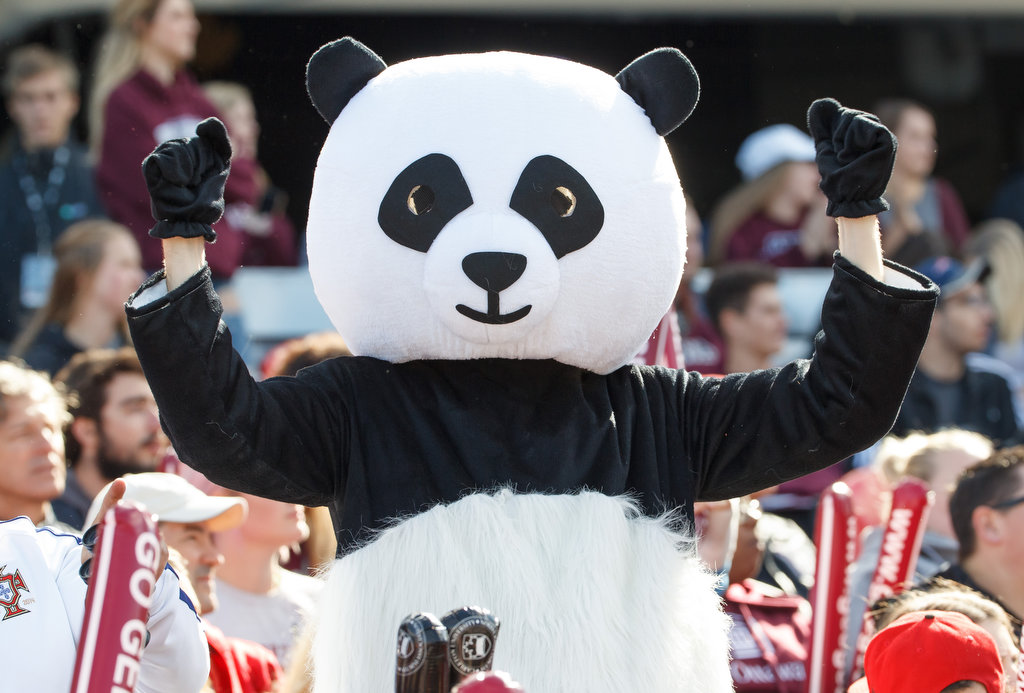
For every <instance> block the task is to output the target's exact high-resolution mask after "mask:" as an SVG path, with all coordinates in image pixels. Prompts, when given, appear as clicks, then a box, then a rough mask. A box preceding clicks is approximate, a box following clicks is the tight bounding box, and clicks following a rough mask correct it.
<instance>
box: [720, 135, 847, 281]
mask: <svg viewBox="0 0 1024 693" xmlns="http://www.w3.org/2000/svg"><path fill="white" fill-rule="evenodd" d="M736 166H737V167H738V168H739V170H740V172H741V173H742V174H743V180H744V182H743V183H742V184H741V185H740V186H738V187H737V188H735V189H733V190H732V191H731V192H729V193H728V194H727V195H726V196H725V197H724V198H723V199H722V200H721V201H720V202H719V203H718V205H717V206H716V208H715V210H714V211H713V213H712V216H711V239H710V243H709V248H708V264H709V265H711V266H718V265H720V264H722V263H723V262H732V261H738V260H742V261H756V262H764V263H767V264H770V265H774V266H776V267H807V266H818V265H821V266H829V265H831V264H832V252H833V251H834V250H835V249H836V227H835V222H834V221H833V220H832V219H831V218H830V217H828V216H826V214H825V206H826V203H827V200H826V199H825V195H824V194H822V192H821V190H819V189H818V182H819V181H820V180H821V177H820V176H819V174H818V168H817V166H815V164H814V141H813V140H811V138H810V137H809V136H808V135H806V134H804V133H803V132H802V131H801V130H799V129H798V128H796V127H794V126H792V125H787V124H779V125H770V126H768V127H766V128H762V129H761V130H758V131H757V132H755V133H753V134H751V135H750V136H749V137H747V138H746V139H745V140H744V141H743V144H741V145H740V148H739V151H738V152H737V154H736Z"/></svg>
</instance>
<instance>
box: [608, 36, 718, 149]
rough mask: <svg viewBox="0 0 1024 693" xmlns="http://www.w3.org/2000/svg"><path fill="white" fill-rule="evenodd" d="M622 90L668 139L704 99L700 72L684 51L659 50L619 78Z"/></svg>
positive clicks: (618, 75)
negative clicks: (638, 105)
mask: <svg viewBox="0 0 1024 693" xmlns="http://www.w3.org/2000/svg"><path fill="white" fill-rule="evenodd" d="M615 79H616V80H617V81H618V82H619V86H620V87H622V90H623V91H624V92H626V93H627V94H629V95H630V96H631V97H633V100H634V101H636V102H637V103H638V104H640V106H641V107H642V108H643V109H644V111H646V113H647V117H648V118H650V119H651V123H653V124H654V129H655V130H657V132H658V134H659V135H662V136H664V135H667V134H668V133H670V132H672V131H673V130H675V129H676V128H677V127H679V126H680V125H682V124H683V121H685V120H686V119H687V118H689V117H690V114H691V113H693V108H694V106H696V105H697V99H699V98H700V80H699V79H698V78H697V71H696V70H694V69H693V65H692V64H690V61H689V60H688V59H687V57H686V56H685V55H683V54H682V52H681V51H679V50H677V49H675V48H657V49H655V50H653V51H651V52H650V53H647V54H645V55H641V56H640V57H639V58H637V59H636V60H634V61H633V62H631V63H630V64H629V65H627V66H626V67H624V68H623V69H622V72H620V73H619V74H617V75H615Z"/></svg>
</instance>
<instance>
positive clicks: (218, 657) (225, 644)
mask: <svg viewBox="0 0 1024 693" xmlns="http://www.w3.org/2000/svg"><path fill="white" fill-rule="evenodd" d="M122 480H123V481H124V483H125V486H126V490H125V494H124V498H125V499H126V500H129V501H134V502H135V503H138V504H139V505H141V506H142V507H144V508H145V509H146V510H148V511H149V512H150V513H152V514H153V515H154V516H156V519H157V522H158V524H159V526H160V533H161V534H162V535H163V537H164V541H165V542H167V546H168V547H170V548H171V549H174V550H175V551H176V552H178V554H180V555H181V557H182V559H183V560H184V563H185V569H186V570H187V572H188V580H189V582H190V583H191V585H192V590H193V593H194V595H195V597H196V600H197V604H196V606H197V607H198V610H199V613H200V615H201V616H202V622H203V629H204V631H205V634H206V638H207V641H208V642H209V645H210V685H211V688H212V690H213V691H214V693H221V692H222V691H223V692H225V693H228V692H230V693H237V691H246V692H252V693H264V692H265V691H270V690H272V688H273V686H274V682H275V681H277V680H278V679H280V678H281V676H282V671H281V666H280V664H279V663H278V661H277V657H276V656H275V654H274V653H273V652H271V651H270V650H268V649H267V648H265V647H263V646H262V645H259V644H258V643H256V642H252V641H249V640H244V639H241V638H229V637H225V636H224V634H223V633H222V632H221V631H220V629H219V628H217V627H216V626H214V625H213V624H211V623H210V622H209V621H208V620H207V617H208V616H209V614H210V613H211V612H213V611H215V610H216V609H217V607H218V605H219V602H218V599H217V591H216V589H215V584H216V583H215V581H214V578H215V576H216V573H217V569H218V568H220V567H221V566H222V565H223V564H224V554H223V553H221V551H220V550H219V549H218V548H217V546H216V545H215V544H214V541H213V533H214V532H223V531H225V530H230V529H234V528H236V527H238V526H239V525H241V524H242V522H243V521H244V520H245V518H246V514H247V512H248V508H247V505H246V501H245V499H244V498H238V497H226V496H208V495H206V494H205V493H204V492H203V491H201V490H199V489H198V488H196V487H195V486H193V485H192V484H191V483H189V482H188V481H186V480H185V479H184V478H182V477H180V476H178V475H177V474H165V473H163V472H144V473H141V474H127V475H125V476H123V477H122ZM111 483H114V482H111ZM108 486H109V484H108ZM104 493H105V490H104ZM104 493H101V494H100V497H102V496H103V495H104ZM98 511H99V503H98V502H94V503H93V505H92V507H91V508H89V512H88V514H87V515H86V520H85V523H86V526H87V527H88V526H91V525H92V524H93V523H94V522H96V518H97V516H98ZM240 662H244V665H243V666H239V663H240Z"/></svg>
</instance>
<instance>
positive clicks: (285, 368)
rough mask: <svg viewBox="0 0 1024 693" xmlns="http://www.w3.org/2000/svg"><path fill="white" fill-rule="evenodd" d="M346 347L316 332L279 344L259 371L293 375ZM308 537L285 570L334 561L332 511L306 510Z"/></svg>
mask: <svg viewBox="0 0 1024 693" xmlns="http://www.w3.org/2000/svg"><path fill="white" fill-rule="evenodd" d="M351 355H352V352H351V351H349V348H348V345H347V344H345V340H344V339H342V337H341V335H340V334H338V333H337V332H315V333H313V334H309V335H306V336H305V337H296V338H294V339H289V340H286V341H284V342H281V343H280V344H278V345H277V346H275V347H274V348H273V349H271V350H270V351H269V352H267V354H266V356H265V357H264V358H263V362H262V363H261V364H260V370H261V371H262V375H263V377H264V378H272V377H274V376H281V375H285V376H294V375H295V374H296V373H298V372H299V371H300V370H302V369H303V368H305V367H306V366H312V365H313V364H316V363H320V362H321V361H326V360H327V359H331V358H336V357H339V356H351ZM306 525H307V526H308V528H309V532H308V536H307V537H306V539H305V540H303V541H302V543H301V544H300V546H299V551H297V552H292V554H291V555H290V556H289V557H288V559H287V560H285V561H284V564H285V567H287V568H289V569H291V570H294V571H296V572H306V573H309V574H313V575H315V574H317V573H318V572H319V571H320V570H321V569H323V568H325V567H327V566H328V564H329V563H330V562H331V561H333V560H334V558H335V554H336V553H337V551H338V539H337V537H336V536H335V534H334V522H333V521H332V520H331V512H330V510H328V509H327V508H325V507H323V506H320V507H316V508H306Z"/></svg>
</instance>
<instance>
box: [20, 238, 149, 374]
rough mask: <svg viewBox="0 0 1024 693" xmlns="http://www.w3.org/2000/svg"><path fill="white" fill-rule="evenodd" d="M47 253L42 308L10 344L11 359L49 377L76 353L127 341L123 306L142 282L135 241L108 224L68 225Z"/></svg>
mask: <svg viewBox="0 0 1024 693" xmlns="http://www.w3.org/2000/svg"><path fill="white" fill-rule="evenodd" d="M53 250H54V258H55V259H56V261H57V269H56V270H55V272H54V277H53V283H52V284H51V286H50V292H49V294H48V297H47V301H46V304H45V305H44V306H43V307H42V308H40V309H39V310H38V311H36V313H35V314H34V315H33V317H32V319H31V320H30V321H29V324H28V325H27V326H26V327H25V329H24V330H23V331H22V333H21V334H20V335H18V337H17V339H15V341H14V344H13V345H12V346H11V353H12V355H14V356H19V357H21V358H22V359H24V360H25V362H26V363H28V364H29V365H30V366H31V367H32V368H35V369H38V370H42V371H47V372H49V373H50V375H53V374H54V373H56V372H57V371H58V370H60V368H61V367H62V366H63V365H64V364H65V363H67V362H68V361H69V360H70V359H71V357H72V356H74V355H75V354H77V353H78V352H80V351H84V350H86V349H90V348H93V347H111V346H120V345H123V344H127V343H130V340H129V336H128V329H127V324H126V320H125V315H124V302H125V301H126V300H127V299H128V296H130V295H131V293H132V291H134V290H135V289H136V288H137V287H138V285H139V283H140V282H141V281H142V280H143V279H144V278H145V277H144V274H143V272H142V266H141V264H140V261H139V247H138V245H137V244H136V243H135V239H134V238H133V237H132V234H131V233H130V232H129V231H128V229H126V228H125V227H124V226H122V225H121V224H117V223H115V222H112V221H108V220H105V219H90V220H87V221H80V222H78V223H77V224H72V225H71V226H70V227H68V229H67V231H65V232H64V233H63V234H62V235H61V237H60V238H59V239H58V240H57V243H56V245H55V246H54V249H53Z"/></svg>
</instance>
